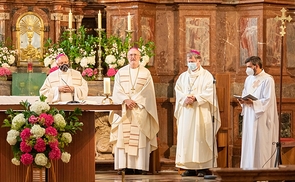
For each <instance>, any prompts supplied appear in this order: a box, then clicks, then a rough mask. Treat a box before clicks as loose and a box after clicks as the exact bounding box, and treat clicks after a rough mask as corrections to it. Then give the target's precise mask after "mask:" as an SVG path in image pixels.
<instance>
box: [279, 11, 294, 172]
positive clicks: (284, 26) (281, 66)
mask: <svg viewBox="0 0 295 182" xmlns="http://www.w3.org/2000/svg"><path fill="white" fill-rule="evenodd" d="M281 12H282V16H281V17H279V16H276V17H275V20H276V21H281V26H280V29H281V31H280V34H281V64H280V103H279V136H278V142H277V144H276V147H277V156H276V161H275V167H279V164H281V163H282V162H281V142H280V138H281V123H282V119H283V118H282V97H283V96H282V95H283V76H282V75H283V62H284V61H283V58H284V35H285V34H286V32H285V29H286V24H285V23H286V21H288V22H290V21H291V20H292V18H291V16H290V15H289V16H288V17H287V16H286V9H285V8H283V9H282V10H281Z"/></svg>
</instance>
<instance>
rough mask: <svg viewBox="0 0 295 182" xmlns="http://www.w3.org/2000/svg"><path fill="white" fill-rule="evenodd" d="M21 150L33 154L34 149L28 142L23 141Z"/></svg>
mask: <svg viewBox="0 0 295 182" xmlns="http://www.w3.org/2000/svg"><path fill="white" fill-rule="evenodd" d="M20 150H21V151H22V152H31V151H32V147H31V146H30V145H28V144H27V142H25V141H22V142H20Z"/></svg>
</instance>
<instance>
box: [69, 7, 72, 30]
mask: <svg viewBox="0 0 295 182" xmlns="http://www.w3.org/2000/svg"><path fill="white" fill-rule="evenodd" d="M72 21H73V14H72V11H71V10H70V13H69V29H71V28H72Z"/></svg>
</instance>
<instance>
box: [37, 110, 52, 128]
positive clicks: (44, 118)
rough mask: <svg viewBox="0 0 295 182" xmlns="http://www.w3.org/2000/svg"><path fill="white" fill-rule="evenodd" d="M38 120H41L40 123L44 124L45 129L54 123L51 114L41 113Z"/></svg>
mask: <svg viewBox="0 0 295 182" xmlns="http://www.w3.org/2000/svg"><path fill="white" fill-rule="evenodd" d="M39 118H40V120H42V123H44V124H45V126H46V127H49V126H51V125H52V123H53V122H54V119H53V116H52V115H51V114H46V113H42V114H40V116H39Z"/></svg>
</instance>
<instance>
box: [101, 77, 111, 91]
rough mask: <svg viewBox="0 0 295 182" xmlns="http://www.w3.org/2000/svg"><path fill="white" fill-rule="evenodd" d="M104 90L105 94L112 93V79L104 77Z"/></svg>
mask: <svg viewBox="0 0 295 182" xmlns="http://www.w3.org/2000/svg"><path fill="white" fill-rule="evenodd" d="M103 92H104V94H111V79H110V78H103Z"/></svg>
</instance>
